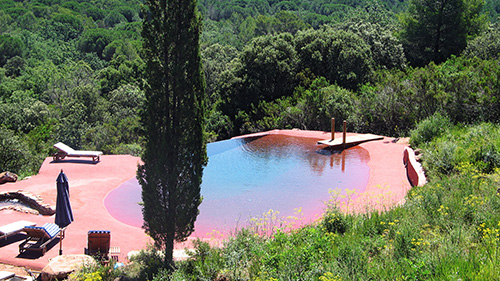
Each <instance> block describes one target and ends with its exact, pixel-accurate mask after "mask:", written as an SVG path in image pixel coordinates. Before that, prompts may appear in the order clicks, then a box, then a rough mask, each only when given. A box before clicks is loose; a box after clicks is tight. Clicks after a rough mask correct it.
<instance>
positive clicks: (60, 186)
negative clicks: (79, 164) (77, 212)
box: [55, 169, 73, 255]
mask: <svg viewBox="0 0 500 281" xmlns="http://www.w3.org/2000/svg"><path fill="white" fill-rule="evenodd" d="M56 182H57V202H56V221H55V223H56V224H57V225H58V226H59V228H61V232H60V233H59V241H60V248H59V255H62V240H63V238H64V231H65V228H66V226H68V225H69V224H70V223H71V222H72V221H73V212H72V211H71V203H70V202H69V183H68V178H67V177H66V175H65V174H64V172H63V170H62V169H61V173H59V176H58V177H57V180H56Z"/></svg>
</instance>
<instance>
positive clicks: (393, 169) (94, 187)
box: [0, 130, 411, 270]
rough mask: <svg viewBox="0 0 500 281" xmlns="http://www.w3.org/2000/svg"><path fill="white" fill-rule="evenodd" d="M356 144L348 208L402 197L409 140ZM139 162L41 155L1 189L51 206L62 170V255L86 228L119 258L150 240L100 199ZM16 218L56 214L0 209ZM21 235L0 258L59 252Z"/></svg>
mask: <svg viewBox="0 0 500 281" xmlns="http://www.w3.org/2000/svg"><path fill="white" fill-rule="evenodd" d="M263 134H286V135H293V136H301V137H309V138H316V139H318V140H320V139H327V138H329V137H330V133H329V132H318V131H302V130H274V131H269V132H265V133H263ZM348 135H355V134H353V133H349V134H348ZM337 137H341V133H338V136H337V135H336V138H337ZM359 146H360V147H362V148H364V149H366V150H367V151H368V152H369V154H370V160H369V162H368V166H369V168H370V177H369V183H368V186H367V187H366V191H365V192H364V193H363V194H360V195H357V196H355V198H353V200H352V201H351V202H350V204H349V206H348V208H349V209H348V211H354V212H362V211H365V210H366V209H378V210H381V209H386V208H389V207H390V206H394V205H395V204H398V203H399V202H401V201H402V200H403V199H404V196H405V195H406V192H407V191H408V190H409V189H410V187H411V186H410V184H409V182H408V180H407V177H406V170H405V167H404V164H403V160H402V159H403V151H404V149H405V147H407V146H408V145H407V144H400V143H394V142H393V139H392V138H384V139H382V140H377V141H371V142H366V143H363V144H360V145H359ZM139 162H140V158H138V157H133V156H129V155H104V156H102V157H101V161H100V162H99V163H97V164H94V163H92V162H91V161H88V160H86V159H85V158H69V159H68V160H65V161H62V162H58V163H55V162H53V161H52V157H49V158H46V159H45V161H44V162H43V164H42V166H41V168H40V171H39V173H38V174H37V175H35V176H33V177H31V178H29V179H25V180H21V181H18V182H16V183H7V184H3V185H0V192H7V191H18V190H22V191H26V192H30V193H32V194H34V195H38V196H40V197H41V198H42V200H43V202H44V203H46V204H50V205H52V206H54V208H55V200H56V178H57V175H58V174H59V172H60V171H61V169H63V170H64V173H65V174H66V175H67V177H68V180H69V186H70V200H71V205H72V209H73V215H74V222H73V223H72V224H70V225H69V226H68V228H67V230H66V238H65V239H64V240H63V254H83V253H84V249H85V247H86V244H87V232H88V231H89V230H110V231H111V246H115V247H119V248H120V254H119V259H120V261H126V256H127V254H128V253H129V252H130V251H134V250H140V249H143V248H145V247H146V246H147V244H148V243H150V242H151V240H150V238H149V237H148V236H147V235H146V234H145V233H144V231H143V230H142V229H141V228H137V227H133V226H129V225H126V224H124V223H121V222H120V221H118V220H116V219H114V218H113V217H112V216H111V215H110V214H109V213H108V211H107V210H106V208H105V206H104V198H105V197H106V195H107V194H108V193H109V192H110V191H112V190H113V189H115V188H117V187H118V186H119V185H120V184H122V183H123V182H125V181H127V180H129V179H131V178H133V177H135V174H136V169H137V165H138V163H139ZM19 220H27V221H31V222H35V223H37V224H38V225H43V224H44V223H47V222H54V216H39V215H32V214H27V213H21V212H17V211H13V210H3V211H0V225H5V224H8V223H12V222H15V221H19ZM22 238H23V237H22V235H19V236H13V237H11V238H9V240H7V241H0V263H5V264H11V265H16V266H24V267H27V268H31V269H34V270H41V269H42V268H43V267H44V266H45V265H47V264H48V262H49V260H50V259H51V258H53V257H55V256H57V255H58V254H59V244H57V243H56V244H54V245H53V247H52V248H50V249H49V250H48V251H47V253H46V254H45V255H44V256H42V257H40V256H39V255H33V256H30V255H26V256H24V255H19V252H18V246H19V244H20V242H21V240H20V239H22ZM56 241H57V240H56ZM185 245H186V244H181V245H177V246H176V248H177V249H182V248H184V247H185Z"/></svg>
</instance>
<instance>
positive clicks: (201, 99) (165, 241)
mask: <svg viewBox="0 0 500 281" xmlns="http://www.w3.org/2000/svg"><path fill="white" fill-rule="evenodd" d="M145 7H146V8H145V10H144V14H145V15H146V18H145V20H144V23H143V31H142V36H143V39H144V60H145V61H146V71H145V72H146V79H145V80H146V82H147V83H146V86H145V89H144V91H145V94H146V105H145V108H144V111H143V113H142V124H143V129H144V138H145V143H146V145H145V151H144V154H143V156H142V160H143V162H144V164H143V165H139V168H138V172H137V178H138V180H139V182H140V184H141V185H142V200H143V203H144V205H143V209H142V213H143V217H144V225H143V228H144V229H145V231H146V233H147V234H149V235H150V236H151V237H152V238H153V239H154V241H155V245H156V246H157V247H158V248H161V249H163V250H164V252H165V266H166V267H170V268H171V267H172V266H173V247H174V241H184V240H185V239H186V238H187V237H188V236H189V235H190V234H191V233H192V232H193V230H194V222H195V220H196V217H197V215H198V206H199V205H200V203H201V196H200V185H201V178H202V173H203V167H204V165H205V164H206V161H207V156H206V143H205V134H204V119H205V118H204V109H205V100H206V97H205V80H204V76H203V73H202V65H201V56H200V48H199V36H200V30H201V17H200V15H199V13H198V11H197V8H196V0H146V2H145Z"/></svg>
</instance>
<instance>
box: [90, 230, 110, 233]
mask: <svg viewBox="0 0 500 281" xmlns="http://www.w3.org/2000/svg"><path fill="white" fill-rule="evenodd" d="M92 233H111V232H110V231H109V230H89V233H88V234H92Z"/></svg>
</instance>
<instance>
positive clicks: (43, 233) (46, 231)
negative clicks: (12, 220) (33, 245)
mask: <svg viewBox="0 0 500 281" xmlns="http://www.w3.org/2000/svg"><path fill="white" fill-rule="evenodd" d="M24 230H25V231H26V232H27V233H28V235H29V236H32V237H40V238H49V239H50V238H53V237H54V236H56V235H57V234H59V231H61V229H60V228H59V226H58V225H57V224H55V223H46V224H44V225H43V226H27V227H25V228H24Z"/></svg>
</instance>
